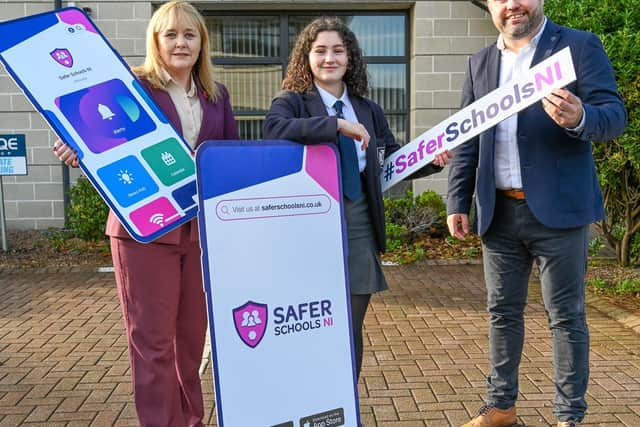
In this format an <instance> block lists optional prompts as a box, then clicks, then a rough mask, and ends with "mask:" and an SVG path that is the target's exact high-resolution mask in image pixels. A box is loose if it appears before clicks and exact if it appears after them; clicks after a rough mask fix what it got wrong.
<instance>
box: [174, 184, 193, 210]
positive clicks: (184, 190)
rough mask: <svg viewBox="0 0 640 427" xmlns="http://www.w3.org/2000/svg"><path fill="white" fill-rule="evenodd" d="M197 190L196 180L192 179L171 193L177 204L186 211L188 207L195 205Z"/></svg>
mask: <svg viewBox="0 0 640 427" xmlns="http://www.w3.org/2000/svg"><path fill="white" fill-rule="evenodd" d="M197 192H198V189H197V188H196V181H195V179H194V180H193V181H191V182H190V183H188V184H186V185H183V186H182V187H180V188H178V189H176V190H174V191H173V193H171V194H172V195H173V198H174V199H175V200H176V202H178V205H180V207H181V208H182V209H183V210H185V211H186V210H188V209H189V208H193V207H195V206H196V204H197V203H198V201H197V200H198V196H197Z"/></svg>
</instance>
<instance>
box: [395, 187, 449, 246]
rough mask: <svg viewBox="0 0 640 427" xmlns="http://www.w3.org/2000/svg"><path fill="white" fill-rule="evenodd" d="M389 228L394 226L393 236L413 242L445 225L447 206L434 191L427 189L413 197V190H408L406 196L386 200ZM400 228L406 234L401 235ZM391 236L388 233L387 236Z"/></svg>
mask: <svg viewBox="0 0 640 427" xmlns="http://www.w3.org/2000/svg"><path fill="white" fill-rule="evenodd" d="M384 207H385V215H386V221H387V230H389V224H393V225H395V226H399V227H401V229H400V228H399V229H394V228H393V227H392V233H395V234H393V237H392V238H396V239H399V240H402V241H405V242H413V241H414V240H415V239H416V238H417V237H419V236H420V235H424V234H431V233H432V232H433V231H434V230H435V229H441V228H442V227H443V226H444V220H445V215H446V206H445V204H444V202H443V201H442V198H441V197H440V196H439V195H438V194H437V193H435V192H433V191H426V192H424V193H422V194H420V195H419V196H417V197H413V192H412V191H407V192H406V194H405V196H404V197H401V198H396V199H390V198H386V199H385V200H384ZM400 230H402V231H403V233H404V235H402V236H401V235H400V234H399V233H400ZM389 237H390V236H389V235H388V236H387V238H389Z"/></svg>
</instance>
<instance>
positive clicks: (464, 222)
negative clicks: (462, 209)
mask: <svg viewBox="0 0 640 427" xmlns="http://www.w3.org/2000/svg"><path fill="white" fill-rule="evenodd" d="M447 226H448V227H449V234H451V236H453V237H457V238H458V239H460V240H464V239H465V237H467V234H469V215H467V214H458V213H456V214H451V215H449V216H448V217H447Z"/></svg>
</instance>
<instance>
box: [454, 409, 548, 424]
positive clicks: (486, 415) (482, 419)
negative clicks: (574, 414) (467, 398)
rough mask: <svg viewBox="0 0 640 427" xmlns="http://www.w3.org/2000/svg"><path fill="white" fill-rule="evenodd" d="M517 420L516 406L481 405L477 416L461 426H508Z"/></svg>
mask: <svg viewBox="0 0 640 427" xmlns="http://www.w3.org/2000/svg"><path fill="white" fill-rule="evenodd" d="M516 422H517V417H516V407H515V406H512V407H511V408H509V409H498V408H496V407H494V406H486V405H485V406H483V407H482V408H480V411H479V412H478V416H477V417H475V418H474V419H472V420H471V421H469V422H468V423H466V424H464V425H463V426H462V427H510V426H512V425H514V424H515V423H516ZM558 425H559V424H558Z"/></svg>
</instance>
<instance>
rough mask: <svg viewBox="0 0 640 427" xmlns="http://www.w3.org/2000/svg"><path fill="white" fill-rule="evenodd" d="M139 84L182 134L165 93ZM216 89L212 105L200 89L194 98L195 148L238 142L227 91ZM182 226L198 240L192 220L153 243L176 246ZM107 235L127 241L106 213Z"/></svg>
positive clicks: (194, 239) (124, 231)
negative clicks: (198, 118) (198, 115)
mask: <svg viewBox="0 0 640 427" xmlns="http://www.w3.org/2000/svg"><path fill="white" fill-rule="evenodd" d="M141 83H142V85H143V86H144V87H145V89H146V90H147V92H148V93H149V95H150V96H151V98H153V100H154V101H155V102H156V103H157V104H158V106H159V107H160V109H161V110H162V111H163V112H164V114H165V115H166V116H167V118H168V119H169V121H170V122H171V124H172V125H173V127H174V128H176V130H177V131H178V132H179V133H180V135H182V126H181V125H180V117H179V116H178V110H177V109H176V106H175V105H174V104H173V101H171V97H170V96H169V93H168V92H166V91H164V90H162V89H156V88H153V87H151V85H150V84H149V83H148V82H147V81H145V80H141ZM217 85H218V89H220V97H219V98H218V101H217V102H215V103H212V102H211V101H210V100H208V99H207V96H206V93H205V92H204V90H202V89H201V88H198V96H199V98H200V106H201V107H202V125H201V127H200V133H199V134H198V139H197V141H196V147H197V146H198V145H200V144H201V143H202V142H203V141H206V140H209V139H240V137H239V136H238V129H237V127H236V121H235V119H234V117H233V112H232V111H231V103H230V102H229V92H228V91H227V88H226V87H224V85H222V84H220V83H217ZM185 226H190V227H191V231H190V239H191V241H194V242H195V241H198V227H197V222H196V220H195V219H194V220H192V221H189V222H188V223H186V224H183V225H182V226H181V227H178V228H176V229H175V230H172V231H170V232H169V233H167V234H165V235H164V236H162V237H159V238H158V239H156V240H154V241H153V243H162V244H168V245H177V244H179V243H180V229H181V228H182V227H185ZM105 233H106V235H107V236H111V237H119V238H123V239H131V236H129V233H128V232H127V230H126V229H125V228H124V227H123V226H122V224H120V220H118V217H117V216H116V215H115V214H114V213H113V212H112V211H110V212H109V217H108V218H107V227H106V230H105Z"/></svg>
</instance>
